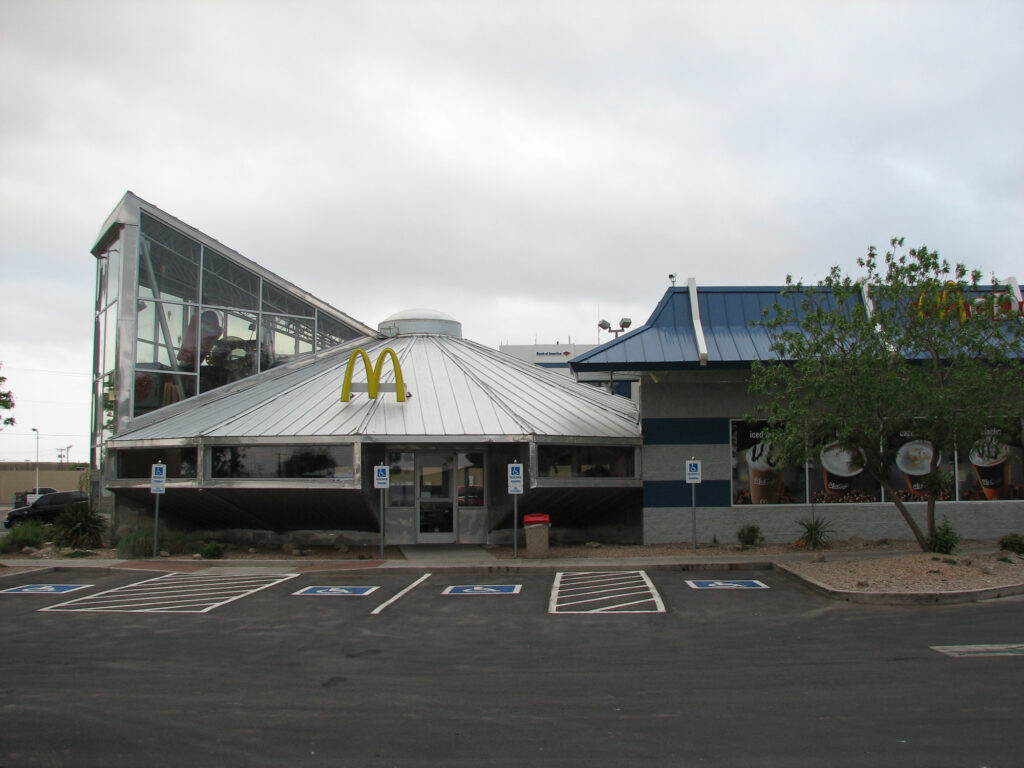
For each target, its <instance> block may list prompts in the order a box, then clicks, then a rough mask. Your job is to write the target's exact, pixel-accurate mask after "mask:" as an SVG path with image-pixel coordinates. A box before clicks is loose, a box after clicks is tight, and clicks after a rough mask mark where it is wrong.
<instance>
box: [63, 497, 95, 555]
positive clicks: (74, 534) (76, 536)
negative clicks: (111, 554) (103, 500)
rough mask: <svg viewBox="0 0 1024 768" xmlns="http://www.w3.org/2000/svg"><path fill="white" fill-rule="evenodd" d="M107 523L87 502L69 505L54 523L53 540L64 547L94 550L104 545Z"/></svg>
mask: <svg viewBox="0 0 1024 768" xmlns="http://www.w3.org/2000/svg"><path fill="white" fill-rule="evenodd" d="M106 527H107V521H106V520H105V519H104V518H103V516H102V515H101V514H99V513H98V512H94V511H93V510H92V509H90V508H89V505H88V504H87V503H85V502H81V503H79V504H69V505H68V506H67V507H65V508H64V510H63V511H62V512H61V513H60V514H59V515H58V516H57V519H56V520H55V521H54V523H53V540H54V541H55V542H56V543H57V544H59V545H60V546H62V547H72V548H73V549H94V548H96V547H99V546H102V544H103V531H104V529H106Z"/></svg>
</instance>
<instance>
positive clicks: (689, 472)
mask: <svg viewBox="0 0 1024 768" xmlns="http://www.w3.org/2000/svg"><path fill="white" fill-rule="evenodd" d="M686 482H687V484H688V485H689V486H690V528H691V533H692V535H693V551H694V554H696V552H697V485H698V484H700V460H699V459H695V458H693V457H692V456H691V457H690V460H689V461H688V462H686Z"/></svg>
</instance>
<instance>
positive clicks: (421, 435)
mask: <svg viewBox="0 0 1024 768" xmlns="http://www.w3.org/2000/svg"><path fill="white" fill-rule="evenodd" d="M357 348H361V349H363V350H365V351H366V353H367V354H368V356H369V358H370V360H371V362H372V363H376V361H377V359H378V356H379V355H380V354H381V352H382V351H383V350H384V349H385V348H391V349H393V350H394V351H395V354H396V355H397V357H398V359H399V361H400V367H401V371H402V375H403V378H404V385H405V389H406V390H407V391H408V392H409V397H408V398H407V399H406V400H405V402H398V400H397V398H396V395H395V393H394V392H386V391H385V392H380V393H379V394H378V396H377V398H376V399H370V398H369V396H368V395H367V393H366V392H355V391H354V392H353V393H352V397H351V400H350V401H349V402H347V403H345V402H341V399H340V398H341V391H342V384H343V381H344V378H345V372H346V368H347V366H348V364H349V358H350V356H351V355H352V354H353V352H354V350H355V349H357ZM352 381H353V383H354V384H357V385H358V384H366V383H367V374H366V370H365V367H364V365H363V363H362V362H361V361H360V359H359V358H358V357H357V359H356V364H355V365H354V366H353V376H352ZM380 381H381V383H382V384H393V383H394V382H395V373H394V370H393V368H392V366H391V364H390V362H387V358H385V362H384V363H383V365H382V371H381V377H380ZM639 434H640V432H639V426H638V416H637V408H636V404H635V403H634V402H633V401H631V400H629V399H627V398H623V397H619V396H617V395H612V394H610V393H608V392H607V391H605V390H602V389H599V388H597V387H593V386H590V385H586V384H580V383H577V382H575V381H573V380H572V379H571V378H569V377H566V376H564V375H562V374H558V373H554V372H551V371H548V370H545V369H542V368H539V367H537V366H534V365H531V364H530V363H527V362H524V361H521V360H518V359H516V358H514V357H510V356H509V355H505V354H503V353H501V352H498V351H496V350H493V349H490V348H488V347H484V346H482V345H480V344H476V343H475V342H472V341H468V340H464V339H461V338H457V337H455V336H448V335H438V334H431V333H410V334H406V335H400V336H395V337H392V338H379V337H364V338H362V339H358V340H356V341H353V342H349V343H346V344H344V345H341V346H338V347H334V348H332V349H329V350H325V351H323V352H320V353H317V354H316V355H313V356H310V357H308V358H305V359H301V360H296V361H293V362H291V363H288V364H286V365H283V366H280V367H279V368H274V369H272V370H269V371H267V372H265V373H261V374H258V375H256V376H252V377H250V378H248V379H244V380H242V381H239V382H235V383H233V384H230V385H228V386H225V387H222V388H220V389H217V390H213V391H211V392H208V393H206V394H203V395H199V396H198V397H195V398H192V399H190V400H186V401H182V402H180V403H176V404H174V405H171V406H168V407H166V408H162V409H160V410H158V411H155V412H153V413H150V414H146V415H145V416H142V417H140V418H138V419H135V420H134V421H133V422H132V423H131V424H130V425H129V427H128V429H127V430H126V431H124V432H122V433H121V434H119V435H118V436H117V437H115V438H114V439H113V440H112V442H111V445H112V447H118V445H119V444H122V445H123V447H127V445H124V444H128V445H130V444H131V443H134V442H135V441H143V440H146V441H148V440H183V439H184V440H187V439H192V438H217V437H223V438H263V439H268V440H271V439H272V440H279V439H290V438H297V437H309V438H331V437H344V438H356V437H366V438H370V439H374V438H377V439H386V440H389V441H393V442H398V441H402V440H403V439H409V440H416V441H421V442H422V441H427V440H430V441H437V442H456V441H467V440H471V441H516V440H523V439H529V438H531V437H539V438H542V439H543V438H581V437H584V438H598V439H602V440H603V439H606V438H611V439H627V438H628V439H631V440H634V439H635V440H639Z"/></svg>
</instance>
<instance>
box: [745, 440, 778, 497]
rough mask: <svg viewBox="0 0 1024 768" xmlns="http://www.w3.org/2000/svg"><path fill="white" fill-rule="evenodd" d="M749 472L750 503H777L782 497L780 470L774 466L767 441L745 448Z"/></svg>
mask: <svg viewBox="0 0 1024 768" xmlns="http://www.w3.org/2000/svg"><path fill="white" fill-rule="evenodd" d="M747 471H748V472H749V474H750V503H751V504H778V503H779V500H780V499H781V498H782V482H783V479H784V478H783V475H782V472H780V471H779V469H778V468H777V467H776V466H775V462H774V461H773V460H772V457H771V448H770V447H769V445H768V443H756V444H754V445H752V446H751V447H750V448H749V449H748V450H747Z"/></svg>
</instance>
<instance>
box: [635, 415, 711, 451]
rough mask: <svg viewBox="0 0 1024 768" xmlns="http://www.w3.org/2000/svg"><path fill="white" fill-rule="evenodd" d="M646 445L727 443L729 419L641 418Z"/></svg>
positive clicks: (641, 427)
mask: <svg viewBox="0 0 1024 768" xmlns="http://www.w3.org/2000/svg"><path fill="white" fill-rule="evenodd" d="M640 429H641V432H642V433H643V436H644V443H645V444H647V445H729V440H730V434H729V419H721V418H706V419H702V418H692V419H642V420H641V422H640Z"/></svg>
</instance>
